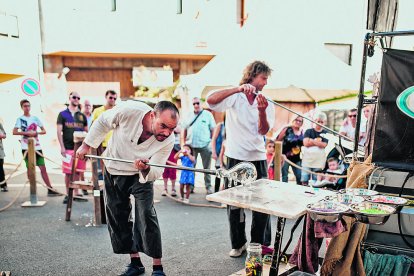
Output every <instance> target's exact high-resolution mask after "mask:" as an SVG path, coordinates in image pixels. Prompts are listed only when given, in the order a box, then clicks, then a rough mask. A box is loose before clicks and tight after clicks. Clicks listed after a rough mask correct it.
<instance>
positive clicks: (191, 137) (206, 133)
mask: <svg viewBox="0 0 414 276" xmlns="http://www.w3.org/2000/svg"><path fill="white" fill-rule="evenodd" d="M196 116H197V114H195V113H194V112H193V113H191V114H190V116H189V117H188V119H187V120H186V121H185V122H184V125H183V126H184V128H185V129H187V138H186V141H185V142H186V143H187V144H190V145H191V146H192V147H193V148H204V147H206V146H208V144H209V143H210V142H211V133H212V132H213V130H214V128H215V127H216V122H215V121H214V117H213V114H211V112H210V111H208V110H204V111H203V113H201V115H200V116H199V117H198V118H197V120H196V121H195V122H194V123H193V125H192V126H191V127H190V124H191V122H192V121H193V120H194V119H195V117H196Z"/></svg>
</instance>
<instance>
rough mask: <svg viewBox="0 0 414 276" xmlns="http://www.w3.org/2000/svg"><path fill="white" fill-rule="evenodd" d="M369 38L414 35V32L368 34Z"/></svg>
mask: <svg viewBox="0 0 414 276" xmlns="http://www.w3.org/2000/svg"><path fill="white" fill-rule="evenodd" d="M368 35H369V37H376V36H405V35H414V30H410V31H396V32H378V33H368Z"/></svg>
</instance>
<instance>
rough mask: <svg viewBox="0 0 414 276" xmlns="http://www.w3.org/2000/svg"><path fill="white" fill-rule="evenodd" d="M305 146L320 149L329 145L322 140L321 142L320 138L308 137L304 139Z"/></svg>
mask: <svg viewBox="0 0 414 276" xmlns="http://www.w3.org/2000/svg"><path fill="white" fill-rule="evenodd" d="M303 145H304V146H305V147H312V146H316V147H320V148H326V146H327V145H328V143H325V142H322V140H319V139H318V138H316V139H312V138H309V137H306V138H304V139H303Z"/></svg>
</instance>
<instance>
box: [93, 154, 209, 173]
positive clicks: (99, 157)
mask: <svg viewBox="0 0 414 276" xmlns="http://www.w3.org/2000/svg"><path fill="white" fill-rule="evenodd" d="M85 157H88V158H96V159H102V160H108V161H116V162H123V163H130V164H134V160H126V159H120V158H112V157H105V156H97V155H90V154H86V155H85ZM145 164H147V165H148V166H152V167H159V168H169V169H177V170H186V171H193V172H201V173H206V174H212V175H216V174H217V173H216V171H215V170H207V169H196V168H191V167H183V166H171V165H161V164H153V163H145Z"/></svg>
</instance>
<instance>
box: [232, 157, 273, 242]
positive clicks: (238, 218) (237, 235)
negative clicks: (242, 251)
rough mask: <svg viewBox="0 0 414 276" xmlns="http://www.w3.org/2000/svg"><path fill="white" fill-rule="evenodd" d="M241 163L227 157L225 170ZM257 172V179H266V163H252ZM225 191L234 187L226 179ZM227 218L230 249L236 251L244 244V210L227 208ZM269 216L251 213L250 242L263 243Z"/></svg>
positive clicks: (264, 161) (245, 240)
mask: <svg viewBox="0 0 414 276" xmlns="http://www.w3.org/2000/svg"><path fill="white" fill-rule="evenodd" d="M240 162H243V161H241V160H237V159H233V158H229V157H227V166H226V167H227V168H228V169H229V168H232V167H234V166H235V165H237V164H238V163H240ZM251 163H253V164H254V166H255V167H256V170H257V179H261V178H267V162H266V160H263V161H253V162H251ZM224 185H225V189H227V188H229V187H231V186H232V185H234V183H230V181H229V180H228V179H225V180H224ZM227 216H228V219H229V223H230V240H231V247H232V248H233V249H238V248H240V247H242V246H243V245H244V244H245V243H246V242H247V239H246V231H245V227H246V215H245V213H244V209H241V208H237V207H233V206H227ZM269 220H270V216H269V215H267V214H263V213H260V212H255V211H252V227H251V230H250V242H252V243H253V242H254V243H260V244H263V243H264V237H265V228H266V225H267V224H268V223H269Z"/></svg>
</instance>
